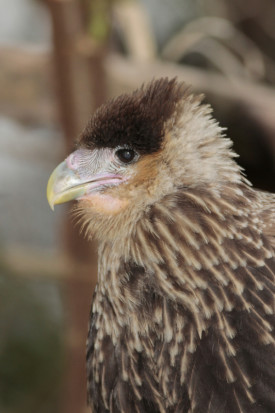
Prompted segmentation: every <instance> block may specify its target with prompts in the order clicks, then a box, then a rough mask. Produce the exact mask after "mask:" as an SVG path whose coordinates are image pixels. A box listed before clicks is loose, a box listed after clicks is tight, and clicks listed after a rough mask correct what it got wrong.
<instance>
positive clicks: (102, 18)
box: [88, 0, 111, 42]
mask: <svg viewBox="0 0 275 413" xmlns="http://www.w3.org/2000/svg"><path fill="white" fill-rule="evenodd" d="M90 10H91V12H90V21H89V26H88V31H89V34H90V35H91V36H92V38H93V39H94V40H95V41H97V42H104V41H105V40H106V38H107V36H108V34H109V31H110V24H111V23H110V0H94V1H92V2H91V3H90Z"/></svg>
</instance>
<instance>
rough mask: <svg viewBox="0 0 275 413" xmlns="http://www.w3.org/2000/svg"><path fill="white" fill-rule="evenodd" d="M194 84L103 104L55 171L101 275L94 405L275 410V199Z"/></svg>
mask: <svg viewBox="0 0 275 413" xmlns="http://www.w3.org/2000/svg"><path fill="white" fill-rule="evenodd" d="M222 135H223V131H222V129H221V128H220V127H219V126H218V124H217V123H216V121H215V120H213V119H212V117H211V109H210V108H209V106H207V105H202V104H201V98H200V97H198V96H194V95H193V94H192V93H191V92H190V91H189V89H188V88H186V86H185V85H184V84H183V83H179V82H177V81H176V80H175V79H174V80H170V81H169V80H167V79H160V80H156V81H153V82H151V83H150V84H149V85H148V86H146V87H142V88H141V89H139V90H137V91H135V92H134V93H133V94H130V95H122V96H120V97H118V98H117V99H114V100H111V101H110V102H109V103H107V104H106V105H104V106H102V107H101V108H99V109H98V110H97V112H96V113H95V115H94V116H93V117H92V119H91V121H90V122H89V124H88V126H87V127H86V129H85V130H84V132H83V133H82V135H81V137H80V139H79V141H78V146H77V149H76V151H75V152H73V153H72V154H71V155H69V156H68V158H67V159H66V160H65V161H64V162H62V163H61V164H60V165H59V166H58V167H57V168H56V169H55V171H54V172H53V174H52V176H51V178H50V180H49V184H48V199H49V203H50V205H51V206H52V207H53V206H54V204H58V203H62V202H66V201H68V200H71V199H78V200H79V203H78V207H77V213H78V214H79V215H80V216H81V219H82V220H83V225H84V226H85V228H86V231H87V235H88V236H89V237H92V236H94V237H96V238H97V239H98V240H99V274H98V284H97V287H96V290H95V293H94V298H93V304H92V311H91V322H90V330H89V336H88V341H87V371H88V394H89V401H90V404H91V406H92V409H93V411H94V413H103V412H106V413H107V412H112V413H160V412H161V413H172V412H173V413H176V412H177V413H274V412H275V335H274V326H275V318H274V291H275V283H274V277H275V254H274V251H275V196H274V195H272V194H268V193H262V192H259V191H255V190H254V189H252V188H251V186H250V184H249V182H248V181H247V180H246V179H245V178H244V176H243V175H242V173H241V170H240V167H239V166H238V165H237V164H236V163H235V161H234V158H235V154H234V152H233V151H232V150H231V141H230V140H229V139H226V138H224V137H223V136H222Z"/></svg>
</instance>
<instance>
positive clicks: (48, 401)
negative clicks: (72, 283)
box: [0, 269, 64, 413]
mask: <svg viewBox="0 0 275 413" xmlns="http://www.w3.org/2000/svg"><path fill="white" fill-rule="evenodd" d="M56 292H57V289H56V286H54V285H53V284H52V283H49V282H45V281H37V280H28V281H26V280H23V279H19V278H18V277H16V276H14V275H13V274H9V273H8V272H7V271H6V270H3V269H2V270H1V269H0V332H1V334H0V411H1V412H4V413H19V412H20V413H37V412H39V413H44V412H45V413H49V412H51V413H55V412H56V413H57V412H58V395H59V390H60V383H61V378H62V370H63V350H64V349H63V347H64V346H63V342H62V338H61V334H60V331H61V330H62V328H61V322H62V320H61V317H60V310H59V309H58V308H56V304H58V303H54V300H51V299H50V296H55V297H56ZM51 301H53V302H51ZM54 308H55V310H54V311H53V309H54Z"/></svg>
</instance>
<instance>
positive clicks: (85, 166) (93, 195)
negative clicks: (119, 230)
mask: <svg viewBox="0 0 275 413" xmlns="http://www.w3.org/2000/svg"><path fill="white" fill-rule="evenodd" d="M65 162H66V165H67V168H68V169H69V170H70V171H72V174H73V175H74V176H75V177H76V179H77V180H78V181H79V185H85V186H84V187H83V189H84V190H83V192H82V193H81V194H80V195H79V196H78V197H77V198H76V199H77V200H79V201H85V202H89V204H90V207H91V208H92V209H94V210H95V211H97V212H100V213H105V214H115V213H118V212H119V211H120V210H121V209H123V208H124V207H125V206H126V204H127V203H128V202H127V200H125V199H124V200H121V199H119V198H115V197H113V196H111V195H105V194H104V193H102V191H100V190H101V189H102V188H106V187H113V186H117V185H119V184H121V183H122V182H125V181H126V180H127V178H126V177H125V176H122V175H120V174H117V173H113V172H105V171H102V169H103V168H102V164H103V165H104V164H105V165H106V169H107V167H108V166H109V165H110V164H111V163H112V162H114V157H113V152H112V151H110V150H108V149H107V150H97V151H90V150H87V149H78V150H76V151H75V152H73V153H71V154H70V155H69V156H68V157H67V159H66V160H65ZM99 165H100V169H101V171H99V168H98V166H99Z"/></svg>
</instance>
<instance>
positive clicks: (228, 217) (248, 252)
mask: <svg viewBox="0 0 275 413" xmlns="http://www.w3.org/2000/svg"><path fill="white" fill-rule="evenodd" d="M255 203H256V199H254V192H252V191H251V190H250V188H248V187H247V186H246V185H242V186H240V185H239V186H238V187H236V186H233V185H232V186H230V185H228V186H227V187H226V188H225V191H224V192H223V194H222V195H221V194H219V193H215V192H212V191H210V190H208V191H207V190H205V189H203V188H193V189H190V188H189V189H188V190H185V189H180V190H179V191H178V192H177V193H175V194H173V195H171V196H166V197H165V198H164V199H163V200H162V202H159V203H158V204H155V205H152V206H151V208H150V209H148V211H147V212H146V213H145V214H144V215H143V217H142V218H141V219H140V220H139V221H138V222H137V223H136V226H135V228H134V229H132V230H131V234H128V236H125V238H124V239H123V238H120V239H117V240H114V241H113V242H105V243H102V244H101V246H100V249H99V283H98V292H99V294H100V295H101V296H102V295H104V296H108V300H109V302H110V303H111V305H112V307H113V308H114V311H115V312H117V316H119V317H121V320H122V321H121V322H126V319H125V317H126V316H125V314H127V315H128V316H129V315H130V314H134V313H137V312H139V313H140V314H143V313H144V311H143V308H144V302H147V301H148V300H149V301H150V299H151V300H152V297H155V296H158V297H160V298H161V299H162V300H164V301H167V300H171V301H172V302H177V303H180V306H181V307H182V308H183V309H184V310H185V311H186V312H188V313H190V314H191V315H192V317H193V318H194V320H195V323H196V325H197V329H198V332H199V334H201V332H202V331H203V330H204V328H205V323H207V321H206V320H209V319H210V318H211V317H212V316H213V315H214V314H219V313H220V312H221V310H223V309H225V310H226V311H229V312H230V311H231V310H232V308H233V306H234V307H236V303H238V305H239V306H240V308H244V309H246V310H247V311H249V310H250V308H249V303H248V302H247V301H245V300H244V299H243V297H242V295H243V291H244V288H245V285H246V282H247V280H249V283H253V284H254V286H255V287H256V288H261V286H260V285H258V284H259V283H258V281H257V279H256V278H255V277H254V276H253V274H252V273H251V272H249V270H248V268H249V265H250V266H254V267H255V266H256V267H260V266H261V265H262V264H263V263H262V259H261V258H260V256H261V254H260V251H259V249H260V248H261V247H262V240H261V237H260V235H259V233H260V231H259V228H258V227H257V225H258V224H257V218H256V215H255V216H254V215H253V208H254V207H253V208H252V205H254V204H255ZM254 206H255V205H254ZM254 209H255V211H256V208H254ZM251 226H253V228H254V229H255V231H253V235H252V233H251V231H250V230H249V228H251ZM258 257H259V258H258ZM236 274H238V276H236ZM121 303H123V306H121ZM125 307H126V308H125ZM146 314H148V309H147V308H146ZM149 317H150V314H149ZM129 320H130V319H128V321H129ZM129 322H130V321H129Z"/></svg>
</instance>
